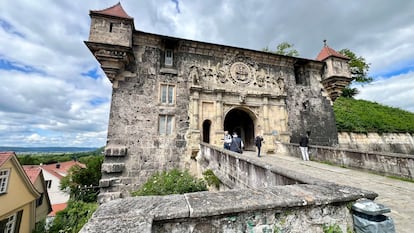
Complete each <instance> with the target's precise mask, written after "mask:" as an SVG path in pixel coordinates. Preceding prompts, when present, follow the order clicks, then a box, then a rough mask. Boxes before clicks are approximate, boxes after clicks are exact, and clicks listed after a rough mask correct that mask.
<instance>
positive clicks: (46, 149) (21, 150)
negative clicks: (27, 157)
mask: <svg viewBox="0 0 414 233" xmlns="http://www.w3.org/2000/svg"><path fill="white" fill-rule="evenodd" d="M97 149H98V148H96V147H9V146H0V151H14V152H16V154H20V153H33V154H35V153H78V152H89V151H95V150H97Z"/></svg>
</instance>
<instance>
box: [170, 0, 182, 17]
mask: <svg viewBox="0 0 414 233" xmlns="http://www.w3.org/2000/svg"><path fill="white" fill-rule="evenodd" d="M171 1H172V2H173V3H175V9H176V10H177V13H178V14H179V13H181V11H180V3H179V2H178V0H171Z"/></svg>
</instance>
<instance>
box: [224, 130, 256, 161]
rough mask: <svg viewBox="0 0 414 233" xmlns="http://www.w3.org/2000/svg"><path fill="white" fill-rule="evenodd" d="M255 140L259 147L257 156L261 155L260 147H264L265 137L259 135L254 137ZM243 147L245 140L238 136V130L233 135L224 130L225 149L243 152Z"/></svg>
mask: <svg viewBox="0 0 414 233" xmlns="http://www.w3.org/2000/svg"><path fill="white" fill-rule="evenodd" d="M254 142H255V145H256V147H257V156H258V157H260V149H261V148H262V143H263V137H262V136H260V135H257V136H256V138H255V139H254ZM243 148H244V144H243V140H242V139H241V138H239V137H238V136H237V133H236V132H234V133H233V136H232V135H230V134H229V131H224V149H227V150H231V151H234V152H237V153H240V154H242V153H243Z"/></svg>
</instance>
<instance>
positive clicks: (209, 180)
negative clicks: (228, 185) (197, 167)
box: [203, 169, 221, 188]
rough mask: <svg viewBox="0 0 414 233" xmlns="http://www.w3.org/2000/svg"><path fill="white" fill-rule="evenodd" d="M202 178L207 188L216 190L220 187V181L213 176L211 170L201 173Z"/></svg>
mask: <svg viewBox="0 0 414 233" xmlns="http://www.w3.org/2000/svg"><path fill="white" fill-rule="evenodd" d="M203 177H204V179H205V180H206V182H207V184H208V185H209V186H214V187H216V188H219V187H220V183H221V182H220V179H219V178H218V177H217V176H216V175H215V174H214V172H213V171H212V170H211V169H207V170H205V171H204V172H203Z"/></svg>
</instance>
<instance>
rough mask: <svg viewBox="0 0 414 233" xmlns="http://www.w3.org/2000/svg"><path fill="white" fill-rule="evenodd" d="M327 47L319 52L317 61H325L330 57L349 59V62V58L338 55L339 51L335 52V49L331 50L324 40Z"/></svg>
mask: <svg viewBox="0 0 414 233" xmlns="http://www.w3.org/2000/svg"><path fill="white" fill-rule="evenodd" d="M324 43H325V45H324V46H323V48H322V50H321V51H320V52H319V54H318V56H317V57H316V60H318V61H323V60H325V59H326V58H328V57H332V56H333V57H339V58H342V59H347V60H349V57H347V56H344V55H342V54H340V53H338V52H337V51H335V50H334V49H332V48H330V47H329V46H328V45H327V44H326V40H324Z"/></svg>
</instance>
